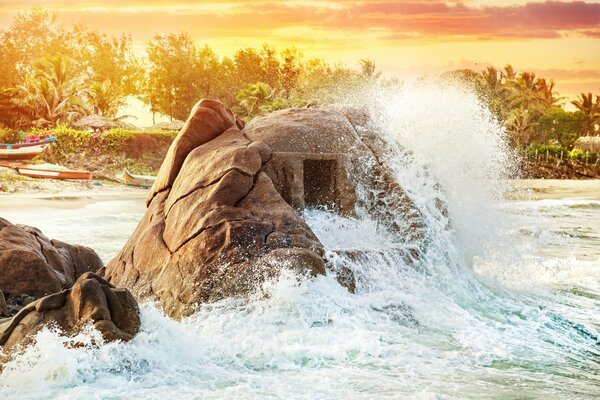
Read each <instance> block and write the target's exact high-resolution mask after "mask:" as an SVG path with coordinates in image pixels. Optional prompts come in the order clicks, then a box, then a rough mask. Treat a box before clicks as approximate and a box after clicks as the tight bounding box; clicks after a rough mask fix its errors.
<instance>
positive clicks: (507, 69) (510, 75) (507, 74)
mask: <svg viewBox="0 0 600 400" xmlns="http://www.w3.org/2000/svg"><path fill="white" fill-rule="evenodd" d="M500 75H501V76H502V78H504V81H505V82H507V81H512V80H513V79H515V78H516V77H517V71H515V69H514V68H513V66H512V65H510V64H506V65H505V66H504V71H500Z"/></svg>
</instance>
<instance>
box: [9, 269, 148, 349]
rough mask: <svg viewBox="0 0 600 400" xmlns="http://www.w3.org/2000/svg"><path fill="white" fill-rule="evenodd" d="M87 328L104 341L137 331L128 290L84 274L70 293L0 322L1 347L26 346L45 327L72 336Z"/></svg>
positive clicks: (125, 337)
mask: <svg viewBox="0 0 600 400" xmlns="http://www.w3.org/2000/svg"><path fill="white" fill-rule="evenodd" d="M86 324H91V325H93V326H94V327H95V328H96V329H97V330H98V331H99V332H100V333H101V334H102V336H103V338H104V339H105V340H107V341H113V340H130V339H131V338H133V336H134V335H135V334H136V333H137V332H138V330H139V327H140V318H139V310H138V306H137V303H136V301H135V299H134V298H133V296H132V295H131V293H130V292H129V291H128V290H127V289H121V288H116V287H114V286H113V285H111V284H110V283H108V282H107V281H105V280H104V279H102V278H101V277H99V276H98V275H96V274H93V273H91V272H86V273H85V274H83V275H82V276H80V277H79V279H77V281H76V282H75V284H74V285H73V286H72V287H71V288H70V289H66V290H62V291H60V292H58V293H54V294H51V295H49V296H45V297H42V298H41V299H38V300H35V301H33V302H31V303H29V304H27V305H26V306H25V307H23V308H22V309H21V310H20V311H19V312H18V313H17V314H16V315H15V316H14V317H12V318H6V319H3V320H0V346H2V347H3V349H4V350H5V351H6V350H11V349H12V348H14V347H15V346H17V345H25V344H28V343H29V342H30V341H31V339H32V337H33V335H35V333H37V332H38V331H39V330H40V329H41V328H42V327H44V326H52V327H55V328H59V329H60V330H61V331H62V332H63V333H64V334H67V335H74V334H76V333H78V332H79V331H80V330H81V329H82V328H83V327H84V326H85V325H86Z"/></svg>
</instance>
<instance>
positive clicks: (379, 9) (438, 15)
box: [0, 0, 600, 96]
mask: <svg viewBox="0 0 600 400" xmlns="http://www.w3.org/2000/svg"><path fill="white" fill-rule="evenodd" d="M32 6H42V7H44V8H46V9H48V10H53V11H56V12H58V13H59V15H60V18H61V19H62V21H63V22H65V23H67V24H74V23H83V24H85V25H87V26H89V27H91V28H95V29H98V30H100V31H103V32H107V33H122V32H127V33H131V34H132V35H133V39H134V41H135V42H136V43H137V44H138V45H139V46H140V48H142V47H143V45H144V43H145V42H146V41H147V40H148V39H149V38H150V37H151V36H152V35H153V34H154V33H161V32H181V31H186V32H189V33H190V34H191V35H192V37H193V38H194V39H195V40H196V41H197V43H198V44H208V45H210V46H211V47H213V48H214V49H215V50H216V51H217V52H218V53H220V54H223V55H229V54H231V53H232V52H233V51H235V50H236V49H238V48H240V47H243V46H246V45H250V46H260V45H262V44H263V43H269V44H271V45H273V46H274V47H276V48H283V47H289V46H294V47H296V48H297V49H298V50H300V51H301V53H302V54H303V55H304V57H306V58H308V57H322V58H325V59H326V60H328V61H331V62H337V61H339V62H342V63H345V64H346V65H348V66H350V67H358V60H359V59H361V58H371V59H373V60H375V62H376V64H377V66H378V67H379V68H380V69H381V70H383V72H384V74H385V75H387V76H391V75H395V76H398V77H400V78H405V79H412V78H415V77H417V76H420V75H424V74H426V75H431V74H436V73H438V72H441V71H444V70H448V69H455V68H473V69H477V70H479V69H483V68H485V67H486V66H487V65H490V64H493V65H496V66H503V65H504V64H506V63H511V64H513V66H515V67H516V69H517V70H524V69H527V70H533V71H534V72H536V73H537V75H538V76H543V77H547V78H554V79H555V80H557V81H558V87H557V88H558V90H559V91H560V92H561V93H563V94H567V95H570V96H573V95H574V94H575V93H578V92H580V91H586V92H588V91H592V92H595V93H600V1H590V0H588V1H545V2H544V1H525V0H499V1H498V0H496V1H494V0H462V1H441V0H439V1H438V0H431V1H424V0H404V1H385V0H379V1H351V0H347V1H330V0H317V1H292V0H287V1H260V0H254V1H218V0H217V1H190V0H188V1H186V0H179V1H162V0H151V1H134V0H96V1H72V0H45V1H39V0H19V1H5V0H0V29H2V28H6V27H8V26H9V25H10V21H11V19H12V18H13V16H14V15H15V14H16V13H18V12H21V11H24V10H28V9H29V8H30V7H32Z"/></svg>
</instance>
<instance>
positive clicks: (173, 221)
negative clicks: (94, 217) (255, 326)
mask: <svg viewBox="0 0 600 400" xmlns="http://www.w3.org/2000/svg"><path fill="white" fill-rule="evenodd" d="M355 111H356V110H354V111H350V110H337V109H294V110H285V111H281V112H277V113H273V114H271V115H269V116H267V117H263V118H259V119H256V120H254V121H253V122H251V123H250V124H249V125H248V126H246V127H245V128H243V130H240V129H241V128H242V125H241V124H239V123H238V122H237V121H236V120H235V118H234V117H233V115H232V114H231V112H230V111H229V110H228V109H226V108H225V107H224V106H223V105H222V104H221V103H220V102H217V101H212V100H203V101H201V102H200V103H198V105H197V106H196V107H195V108H194V110H192V114H191V115H190V118H189V119H188V121H187V122H186V124H185V126H184V128H183V129H182V131H181V132H180V134H179V135H178V137H177V138H176V139H175V141H174V143H173V145H172V146H171V148H170V149H169V152H168V154H167V157H166V159H165V162H164V163H163V165H162V167H161V169H160V172H159V174H158V177H157V179H156V182H155V184H154V186H153V188H152V190H151V191H150V194H149V196H148V202H147V204H148V210H147V211H146V214H145V215H144V217H143V219H142V221H141V222H140V224H139V225H138V227H137V229H136V231H135V232H134V234H133V235H132V237H131V238H130V240H129V241H128V242H127V244H126V246H125V247H124V248H123V250H122V251H121V253H120V254H119V255H118V256H117V257H116V258H115V259H113V260H112V261H111V262H110V263H109V265H108V266H107V268H106V271H105V275H104V277H105V278H106V279H107V280H109V281H110V282H111V283H114V284H117V285H120V286H125V287H128V288H131V289H132V290H133V291H134V293H135V294H136V295H138V296H139V297H141V298H145V297H150V298H154V299H158V300H159V301H160V303H161V304H162V306H163V308H164V310H165V312H166V313H167V314H169V315H171V316H172V317H175V318H179V317H181V316H185V315H187V314H189V313H191V312H192V311H193V309H194V307H195V306H196V305H197V304H200V303H203V302H207V301H213V300H218V299H221V298H224V297H227V296H237V295H242V294H245V293H248V292H250V291H252V290H254V289H255V288H256V287H257V285H259V284H260V283H261V282H263V281H264V280H265V279H268V278H270V277H274V276H277V275H278V274H279V273H281V271H283V270H284V269H291V270H294V271H297V272H298V273H299V274H304V275H318V274H325V273H326V266H325V262H324V260H323V255H324V248H323V245H322V244H321V243H320V242H319V240H318V239H317V237H316V236H315V234H314V233H313V232H312V231H311V229H310V227H309V226H308V225H307V224H306V223H305V222H304V220H303V218H302V216H301V215H302V210H303V209H305V208H307V207H308V208H311V207H326V208H328V209H331V210H334V211H337V212H339V213H342V214H346V215H353V214H354V213H355V210H356V209H357V207H359V208H361V209H365V210H368V211H369V212H370V213H371V214H372V216H373V217H374V218H376V219H377V220H379V221H380V222H381V224H382V226H386V227H388V228H390V229H391V230H393V231H395V232H397V233H398V238H399V240H400V241H402V242H403V243H404V242H409V241H410V242H415V244H416V247H418V246H419V245H420V241H421V238H422V235H421V229H422V222H421V219H420V214H419V212H418V210H417V209H416V207H415V206H414V204H413V203H412V202H411V201H410V199H409V198H408V196H406V194H405V193H404V192H403V191H402V190H401V188H399V187H398V186H397V185H396V184H395V182H394V180H393V179H392V177H391V173H390V171H389V170H387V169H386V168H385V166H384V165H383V163H382V157H383V151H384V150H383V149H382V148H381V146H384V144H383V143H382V142H380V141H378V140H377V139H376V138H377V135H376V134H375V133H374V132H373V129H374V128H373V126H371V125H370V124H369V120H368V116H366V114H364V113H363V114H360V115H359V114H357V113H356V112H355ZM349 116H352V118H350V117H349ZM359 117H360V118H359ZM349 272H350V274H349ZM343 281H344V282H346V286H347V287H353V286H354V279H353V277H352V276H351V271H348V270H345V271H344V277H343Z"/></svg>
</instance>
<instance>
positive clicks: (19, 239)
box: [0, 218, 103, 315]
mask: <svg viewBox="0 0 600 400" xmlns="http://www.w3.org/2000/svg"><path fill="white" fill-rule="evenodd" d="M102 267H103V263H102V260H101V259H100V257H99V256H98V255H97V254H96V252H94V251H93V250H92V249H90V248H88V247H85V246H80V245H71V244H68V243H64V242H61V241H59V240H50V239H48V238H47V237H46V236H44V234H42V232H41V231H40V230H38V229H36V228H32V227H29V226H24V225H15V224H11V223H10V222H9V221H7V220H5V219H2V218H0V290H1V291H2V292H3V294H4V298H5V300H6V304H7V309H8V312H9V314H11V315H12V314H14V313H15V312H16V311H18V310H19V309H20V308H21V307H23V306H25V305H27V304H28V303H30V302H31V301H33V300H35V299H36V298H40V297H43V296H46V295H48V294H52V293H56V292H59V291H61V290H63V289H65V288H68V287H71V286H72V285H73V283H74V282H75V280H76V279H77V278H78V277H79V276H81V275H82V274H83V273H85V272H89V271H96V270H98V269H100V268H102ZM1 302H2V301H1V299H0V303H1ZM1 307H2V306H1V304H0V308H1ZM0 314H2V310H1V309H0Z"/></svg>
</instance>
